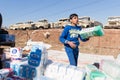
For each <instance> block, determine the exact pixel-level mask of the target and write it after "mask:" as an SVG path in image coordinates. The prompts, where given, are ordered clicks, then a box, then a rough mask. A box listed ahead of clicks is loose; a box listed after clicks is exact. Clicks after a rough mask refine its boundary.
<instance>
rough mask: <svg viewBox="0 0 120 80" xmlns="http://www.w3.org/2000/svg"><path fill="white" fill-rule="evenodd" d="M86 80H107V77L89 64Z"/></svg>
mask: <svg viewBox="0 0 120 80" xmlns="http://www.w3.org/2000/svg"><path fill="white" fill-rule="evenodd" d="M85 69H86V72H87V75H86V80H106V75H105V74H104V73H103V72H102V71H100V70H99V69H98V68H97V67H96V66H94V65H92V64H88V65H87V66H86V67H85Z"/></svg>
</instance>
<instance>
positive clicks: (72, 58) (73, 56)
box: [65, 47, 79, 66]
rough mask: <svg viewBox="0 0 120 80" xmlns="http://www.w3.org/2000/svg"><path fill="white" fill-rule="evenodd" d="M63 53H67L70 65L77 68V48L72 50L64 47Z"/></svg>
mask: <svg viewBox="0 0 120 80" xmlns="http://www.w3.org/2000/svg"><path fill="white" fill-rule="evenodd" d="M65 51H66V53H67V56H68V59H69V62H70V65H74V66H77V62H78V55H79V49H78V47H77V48H75V49H72V48H71V47H65Z"/></svg>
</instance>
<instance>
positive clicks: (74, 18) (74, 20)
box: [70, 16, 78, 25]
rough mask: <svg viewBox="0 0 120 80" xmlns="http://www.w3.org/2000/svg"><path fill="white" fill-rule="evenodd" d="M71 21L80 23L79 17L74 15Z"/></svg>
mask: <svg viewBox="0 0 120 80" xmlns="http://www.w3.org/2000/svg"><path fill="white" fill-rule="evenodd" d="M70 22H71V23H72V24H75V25H76V24H78V17H77V16H74V17H73V18H72V19H70Z"/></svg>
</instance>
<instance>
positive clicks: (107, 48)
mask: <svg viewBox="0 0 120 80" xmlns="http://www.w3.org/2000/svg"><path fill="white" fill-rule="evenodd" d="M62 30H63V29H44V30H8V32H9V34H14V35H15V37H16V39H15V40H16V47H21V48H23V47H24V46H25V45H26V42H27V41H28V40H30V39H31V40H32V41H42V42H44V43H47V44H50V45H51V46H52V47H51V48H50V49H52V50H62V49H63V48H64V46H63V44H61V43H60V41H59V36H60V34H61V32H62ZM46 32H48V33H50V36H49V37H48V38H45V37H44V34H45V33H46ZM104 32H105V35H104V36H103V37H93V38H91V39H90V40H89V41H88V42H81V44H80V52H83V53H92V54H102V55H113V56H115V57H116V56H117V55H118V54H119V53H120V46H119V42H120V38H119V37H120V35H119V33H120V30H119V29H105V30H104Z"/></svg>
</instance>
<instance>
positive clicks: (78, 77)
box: [44, 63, 85, 80]
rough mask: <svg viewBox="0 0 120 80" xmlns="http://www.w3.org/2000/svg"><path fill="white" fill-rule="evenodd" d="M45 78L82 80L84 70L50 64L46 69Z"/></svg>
mask: <svg viewBox="0 0 120 80" xmlns="http://www.w3.org/2000/svg"><path fill="white" fill-rule="evenodd" d="M44 75H45V76H47V77H49V78H51V79H53V80H83V79H84V77H85V69H80V68H78V67H76V66H72V65H65V64H61V63H52V64H50V65H48V66H47V67H46V70H45V74H44Z"/></svg>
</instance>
